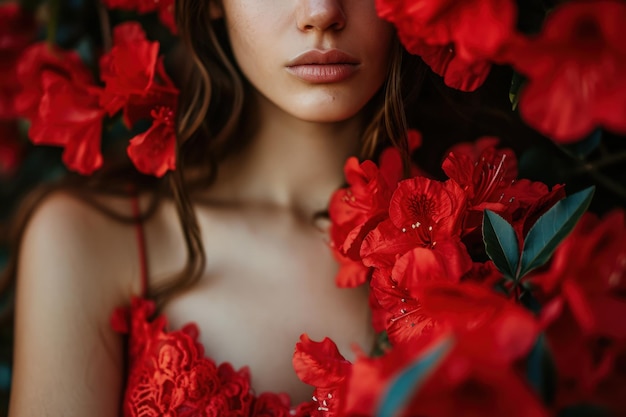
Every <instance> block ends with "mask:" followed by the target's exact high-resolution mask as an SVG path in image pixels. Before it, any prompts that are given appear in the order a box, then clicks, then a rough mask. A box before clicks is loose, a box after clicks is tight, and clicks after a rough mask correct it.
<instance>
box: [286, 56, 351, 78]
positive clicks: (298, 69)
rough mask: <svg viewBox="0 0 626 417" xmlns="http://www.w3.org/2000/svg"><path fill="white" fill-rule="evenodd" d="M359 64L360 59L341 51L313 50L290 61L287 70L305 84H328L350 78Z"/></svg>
mask: <svg viewBox="0 0 626 417" xmlns="http://www.w3.org/2000/svg"><path fill="white" fill-rule="evenodd" d="M359 64H360V62H359V60H358V59H356V58H355V57H353V56H352V55H350V54H348V53H346V52H343V51H341V50H339V49H327V50H318V49H313V50H310V51H306V52H304V53H302V54H300V55H298V56H296V57H295V58H294V59H292V60H291V61H289V62H288V63H287V65H286V69H287V71H288V72H289V73H290V74H292V75H294V76H296V77H297V78H299V79H301V80H303V81H305V82H309V83H314V84H326V83H336V82H340V81H343V80H345V79H347V78H350V77H351V76H352V75H353V74H354V73H355V72H356V71H357V70H358V68H359Z"/></svg>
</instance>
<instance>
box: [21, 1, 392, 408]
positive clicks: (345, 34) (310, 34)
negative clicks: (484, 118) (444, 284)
mask: <svg viewBox="0 0 626 417" xmlns="http://www.w3.org/2000/svg"><path fill="white" fill-rule="evenodd" d="M223 3H224V4H223V9H221V10H219V14H222V15H223V16H224V17H225V18H226V20H227V22H228V27H229V34H230V36H231V38H232V43H233V48H234V51H235V55H236V57H237V59H238V61H239V64H240V65H241V67H242V70H243V72H244V74H245V75H246V76H247V77H248V78H249V80H250V82H251V84H252V85H253V86H254V87H255V91H253V93H252V95H251V96H250V97H249V98H248V99H249V100H250V102H249V104H250V105H249V106H248V108H250V109H251V111H253V112H254V115H255V117H254V118H253V119H251V120H252V122H251V123H252V124H253V129H252V131H253V135H252V137H251V138H250V139H251V140H250V144H249V146H247V147H246V148H245V149H244V150H243V151H242V152H240V153H238V154H237V155H234V156H232V157H230V159H228V160H226V161H224V162H223V163H222V164H221V165H220V167H219V176H218V180H217V182H216V183H215V184H214V185H213V186H211V188H210V189H209V190H207V191H206V196H205V198H206V199H207V200H208V201H210V204H203V205H201V206H200V205H199V206H197V207H196V213H197V216H198V221H199V224H200V227H201V230H202V236H203V240H204V245H205V250H206V256H207V267H206V270H205V273H204V276H203V278H202V279H201V281H200V282H199V283H198V284H197V285H196V286H194V287H193V288H192V289H191V290H189V291H187V292H185V293H184V294H181V295H179V296H177V297H176V298H174V299H172V301H171V302H169V303H168V304H167V306H166V307H165V310H164V313H165V315H166V316H167V317H168V320H169V323H170V328H171V329H178V328H180V327H182V326H183V325H184V324H186V323H188V322H190V321H193V322H196V323H197V324H198V327H199V329H200V341H201V343H202V344H203V345H204V346H205V350H206V352H207V355H209V356H211V357H212V358H214V359H215V360H216V361H217V362H221V361H230V362H231V363H233V365H234V366H235V367H240V366H243V365H248V366H249V367H250V370H251V373H252V375H253V380H252V385H253V388H254V389H255V391H256V392H257V393H261V392H263V391H268V390H271V391H277V392H287V393H289V394H291V396H292V399H293V401H294V402H299V401H303V400H306V399H309V398H310V395H311V393H312V389H311V388H310V387H308V386H306V385H304V384H302V383H301V382H299V381H298V380H297V377H296V376H295V373H294V372H293V369H292V366H291V356H292V353H293V349H294V346H295V343H296V342H297V340H298V337H299V335H300V334H301V333H304V332H307V333H308V334H309V335H310V337H311V338H312V339H314V340H321V339H322V338H323V337H324V336H329V337H331V338H333V339H334V340H335V341H336V342H337V344H338V346H339V348H340V350H341V351H342V353H343V354H344V355H346V356H347V357H349V358H350V357H352V356H353V355H352V354H351V352H352V350H351V346H352V345H353V344H357V345H359V346H360V347H362V348H363V349H365V350H368V349H369V348H370V346H371V344H372V342H373V331H372V330H371V328H370V324H369V314H368V307H367V292H366V289H364V288H359V289H353V290H346V289H338V288H336V287H335V285H334V282H333V277H334V274H335V272H336V271H337V264H336V262H335V261H334V259H333V258H332V255H331V253H330V251H329V250H328V247H327V235H326V230H325V228H324V226H325V225H324V224H313V222H312V220H311V219H312V218H313V214H314V213H316V212H319V211H320V210H324V209H325V208H326V207H327V204H328V201H329V198H330V195H331V194H332V192H333V191H334V190H336V189H337V188H338V187H340V186H341V185H342V184H343V181H344V179H343V173H342V167H343V163H344V161H345V159H346V158H347V157H348V156H350V155H353V154H354V153H355V152H356V150H357V149H358V146H359V143H358V137H359V134H360V131H361V129H362V127H363V123H364V120H363V116H362V114H361V110H362V109H363V106H364V105H365V104H366V103H367V102H368V101H369V100H370V99H371V97H372V96H373V95H374V94H375V92H376V91H377V90H378V89H379V88H380V87H381V85H382V83H383V81H384V74H385V73H386V63H387V61H388V60H387V59H385V58H384V57H385V56H386V55H385V51H387V50H388V49H390V48H389V39H390V33H391V32H390V28H389V26H388V25H386V24H384V23H382V22H381V21H379V20H378V19H377V18H376V16H375V10H374V2H373V0H289V1H285V0H269V1H267V0H225V1H224V2H223ZM328 47H333V48H340V49H343V50H345V51H346V52H348V53H350V54H352V55H354V56H356V57H357V58H358V59H359V60H360V63H361V64H360V65H361V66H360V67H359V70H358V71H357V72H356V73H355V75H354V76H353V77H351V78H350V79H348V80H347V81H346V82H342V83H337V84H336V85H311V84H308V83H305V82H303V81H301V80H299V79H295V78H294V77H293V76H292V75H291V74H289V73H287V72H286V71H285V68H284V66H285V63H286V62H288V61H289V60H290V59H292V58H293V57H294V56H296V55H297V54H299V53H302V52H305V51H307V50H309V49H311V48H328ZM103 203H104V204H106V205H108V206H109V207H111V208H112V209H114V210H117V211H118V212H121V213H126V214H130V213H131V209H130V207H131V205H130V201H128V200H127V199H117V198H112V197H106V198H103ZM140 203H142V204H144V205H145V203H146V202H145V201H143V199H142V201H140ZM144 230H145V234H146V239H147V257H148V270H149V274H150V278H149V279H150V284H151V285H156V284H158V283H160V282H162V281H164V280H167V279H169V278H170V277H171V276H172V274H174V273H176V272H177V271H179V270H180V269H181V268H182V267H183V265H184V262H185V257H186V252H185V248H184V244H183V237H182V232H181V230H180V225H179V223H178V220H177V217H176V214H175V209H174V207H173V204H172V203H171V202H165V203H163V204H162V206H161V207H160V208H159V209H158V211H157V212H156V214H155V215H154V216H153V217H152V218H150V219H149V221H148V222H147V223H146V224H145V225H144ZM138 271H139V255H138V250H137V246H136V240H135V230H134V228H133V227H132V226H128V225H123V224H121V223H118V222H116V221H114V220H112V219H110V218H107V217H106V216H104V215H103V214H101V213H100V212H98V211H96V210H95V209H93V208H91V207H90V206H88V205H87V204H85V203H82V202H80V201H78V200H77V199H75V198H73V197H70V196H68V195H65V194H61V193H60V194H56V195H54V196H52V197H51V198H49V199H48V200H47V201H46V202H44V203H43V204H42V205H41V206H40V208H39V209H38V211H37V213H36V214H35V216H34V218H33V220H32V221H31V222H30V224H29V225H28V228H27V230H26V236H25V238H24V240H23V242H22V244H21V252H20V265H19V272H18V288H17V306H16V317H17V318H16V336H15V363H14V381H13V390H12V398H11V407H10V416H11V417H21V416H33V415H37V416H59V415H63V416H68V417H71V416H85V415H89V416H103V417H113V416H117V415H118V413H119V404H120V401H121V389H122V386H123V381H124V374H123V357H124V351H123V346H122V341H121V338H120V337H119V336H118V335H116V334H115V333H114V332H113V331H112V330H111V329H110V327H109V317H110V315H111V313H112V311H113V310H114V308H115V307H118V306H122V305H127V304H128V302H129V299H130V297H131V296H132V295H133V294H138V293H139V291H140V289H139V288H140V277H139V272H138Z"/></svg>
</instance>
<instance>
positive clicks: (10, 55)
mask: <svg viewBox="0 0 626 417" xmlns="http://www.w3.org/2000/svg"><path fill="white" fill-rule="evenodd" d="M34 35H35V20H34V18H33V16H32V14H30V13H27V12H26V11H24V10H23V9H22V8H21V7H20V6H19V5H18V4H17V3H13V2H7V3H3V4H0V119H12V118H15V117H17V116H18V113H17V111H16V109H15V103H14V100H15V95H16V94H17V93H18V91H19V88H20V86H19V82H18V79H17V73H16V66H17V61H18V58H19V55H20V54H21V53H22V52H23V51H24V49H26V46H27V45H28V44H29V43H30V42H31V41H32V40H33V38H34Z"/></svg>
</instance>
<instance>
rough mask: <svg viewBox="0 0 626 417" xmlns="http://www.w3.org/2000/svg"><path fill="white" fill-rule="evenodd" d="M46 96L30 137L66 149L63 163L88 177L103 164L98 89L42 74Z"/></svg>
mask: <svg viewBox="0 0 626 417" xmlns="http://www.w3.org/2000/svg"><path fill="white" fill-rule="evenodd" d="M42 84H43V97H42V98H41V103H40V104H39V112H38V115H37V117H36V118H34V119H33V121H32V124H31V127H30V130H29V136H30V138H31V140H32V141H33V143H34V144H36V145H55V146H62V147H64V148H65V150H64V152H63V163H65V165H66V166H67V167H68V168H69V169H71V170H73V171H76V172H78V173H80V174H83V175H89V174H91V173H93V172H94V171H95V170H97V169H98V168H100V166H101V165H102V154H101V153H100V140H101V136H102V120H103V119H104V110H102V109H101V108H100V106H99V104H98V95H99V91H98V90H97V89H96V87H89V86H81V85H79V84H75V83H73V82H71V81H70V80H68V79H66V78H65V77H63V76H60V75H58V74H55V73H54V72H44V74H43V75H42Z"/></svg>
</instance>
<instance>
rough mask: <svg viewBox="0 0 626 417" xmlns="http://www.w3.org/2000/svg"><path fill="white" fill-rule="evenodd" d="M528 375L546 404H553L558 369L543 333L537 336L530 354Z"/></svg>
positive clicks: (527, 367)
mask: <svg viewBox="0 0 626 417" xmlns="http://www.w3.org/2000/svg"><path fill="white" fill-rule="evenodd" d="M526 377H527V379H528V382H529V383H530V385H531V386H532V387H533V388H534V390H535V392H536V393H537V395H538V396H539V397H540V398H541V399H542V400H543V402H544V404H546V405H551V404H552V403H553V401H554V396H555V389H554V388H555V386H556V369H555V366H554V362H553V361H552V357H551V354H550V351H549V349H548V345H547V344H546V338H545V335H544V334H543V333H542V334H540V335H539V337H537V341H536V342H535V346H534V347H533V349H532V350H531V351H530V354H529V355H528V362H527V365H526Z"/></svg>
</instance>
